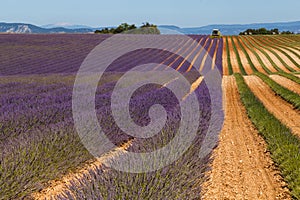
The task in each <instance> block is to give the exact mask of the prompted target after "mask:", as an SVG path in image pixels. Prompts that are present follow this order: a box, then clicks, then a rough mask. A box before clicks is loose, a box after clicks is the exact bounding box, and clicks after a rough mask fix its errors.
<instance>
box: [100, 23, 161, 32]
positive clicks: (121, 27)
mask: <svg viewBox="0 0 300 200" xmlns="http://www.w3.org/2000/svg"><path fill="white" fill-rule="evenodd" d="M143 28H153V29H157V26H156V25H154V24H150V23H149V22H146V23H143V25H142V26H141V27H140V28H137V27H136V26H135V24H131V25H129V24H127V23H122V24H121V25H119V26H118V27H117V28H110V29H109V28H104V29H102V30H96V31H95V33H102V34H118V33H123V32H128V33H131V32H132V33H135V32H137V31H135V30H137V29H143ZM157 30H158V29H157ZM154 32H155V33H156V34H159V33H157V31H154ZM158 32H159V31H158Z"/></svg>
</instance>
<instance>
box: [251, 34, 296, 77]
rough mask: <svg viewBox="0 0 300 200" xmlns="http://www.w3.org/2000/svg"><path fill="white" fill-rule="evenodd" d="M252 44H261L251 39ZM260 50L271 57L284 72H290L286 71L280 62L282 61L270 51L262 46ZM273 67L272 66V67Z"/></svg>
mask: <svg viewBox="0 0 300 200" xmlns="http://www.w3.org/2000/svg"><path fill="white" fill-rule="evenodd" d="M249 39H250V40H251V41H252V42H254V43H255V44H256V45H258V46H260V45H261V44H260V42H259V41H257V40H256V39H254V38H252V37H250V38H249ZM260 48H262V49H263V50H264V51H265V52H266V53H267V54H268V55H269V56H270V58H271V59H272V60H273V62H274V63H275V64H276V65H277V66H278V67H279V68H280V69H282V70H283V71H284V72H290V71H289V70H288V69H286V68H285V67H284V65H283V64H282V63H281V62H280V60H279V59H278V58H277V57H276V56H275V55H274V54H273V53H272V52H271V51H269V50H268V49H265V48H264V47H262V46H260ZM256 51H257V52H259V50H258V49H256ZM271 66H272V65H271Z"/></svg>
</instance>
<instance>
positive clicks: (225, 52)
mask: <svg viewBox="0 0 300 200" xmlns="http://www.w3.org/2000/svg"><path fill="white" fill-rule="evenodd" d="M222 65H223V74H224V76H227V75H229V69H228V63H227V48H226V39H225V38H223V55H222Z"/></svg>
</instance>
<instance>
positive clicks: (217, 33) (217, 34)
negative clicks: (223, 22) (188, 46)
mask: <svg viewBox="0 0 300 200" xmlns="http://www.w3.org/2000/svg"><path fill="white" fill-rule="evenodd" d="M210 37H211V38H221V37H222V34H221V32H220V30H219V29H214V30H213V31H212V33H211V36H210Z"/></svg>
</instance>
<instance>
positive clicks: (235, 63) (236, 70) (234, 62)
mask: <svg viewBox="0 0 300 200" xmlns="http://www.w3.org/2000/svg"><path fill="white" fill-rule="evenodd" d="M228 45H229V51H230V61H231V65H232V71H233V73H240V68H239V64H238V61H237V58H236V55H235V52H234V50H233V45H232V41H231V38H230V37H228Z"/></svg>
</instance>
